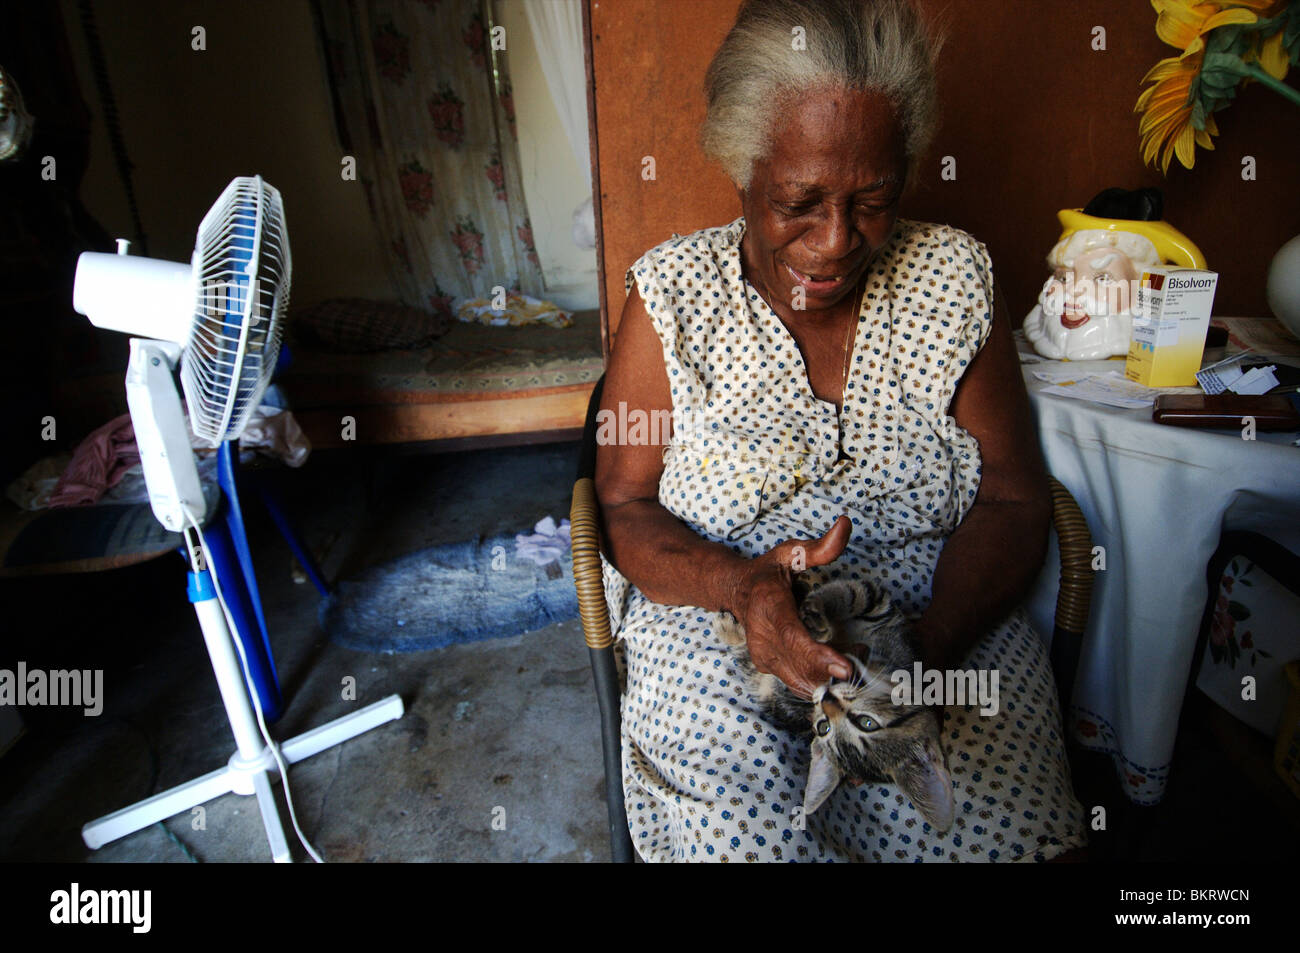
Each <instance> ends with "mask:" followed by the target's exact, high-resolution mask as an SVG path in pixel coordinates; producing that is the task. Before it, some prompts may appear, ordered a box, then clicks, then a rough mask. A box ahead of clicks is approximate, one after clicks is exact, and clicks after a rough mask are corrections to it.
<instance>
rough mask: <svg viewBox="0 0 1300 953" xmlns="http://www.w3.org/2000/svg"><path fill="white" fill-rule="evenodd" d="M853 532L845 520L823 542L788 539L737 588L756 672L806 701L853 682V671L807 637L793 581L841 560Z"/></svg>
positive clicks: (754, 564) (741, 577)
mask: <svg viewBox="0 0 1300 953" xmlns="http://www.w3.org/2000/svg"><path fill="white" fill-rule="evenodd" d="M852 529H853V524H852V523H851V522H850V521H849V518H848V517H847V516H841V517H840V518H839V519H838V520H836V521H835V525H833V526H832V527H831V528H830V529H829V530H827V532H826V534H825V535H824V536H822V537H821V538H820V539H814V540H800V539H793V540H786V541H785V542H783V543H780V544H778V545H777V546H774V547H773V548H772V549H770V550H769V551H768V552H766V553H764V554H763V555H762V556H759V557H757V558H756V559H753V560H750V562H749V564H748V565H747V566H746V567H745V568H744V569H743V570H742V571H741V572H740V573H739V574H738V575H737V577H736V580H735V582H734V584H733V587H732V598H731V600H730V608H731V613H732V615H734V616H735V617H736V618H737V620H739V622H740V624H741V625H742V626H743V627H744V629H745V638H746V640H747V642H748V644H749V657H750V660H751V661H752V662H753V663H754V667H755V668H757V669H758V670H759V671H760V672H765V673H768V674H771V675H775V676H776V677H777V678H779V679H780V680H781V681H783V682H784V683H785V684H786V685H788V686H789V687H790V688H791V689H792V690H793V691H794V692H795V693H796V694H797V695H799V696H800V697H802V698H811V697H812V693H813V691H814V689H816V688H817V686H818V685H824V684H825V683H826V682H828V681H830V679H831V678H832V677H835V678H849V677H850V676H851V675H852V673H853V669H852V668H851V667H850V664H849V662H848V660H847V659H845V658H844V656H843V655H841V654H840V653H839V652H836V651H835V650H834V649H832V648H831V647H830V646H828V645H823V644H822V643H820V642H818V641H817V640H816V639H814V638H813V637H812V636H811V635H809V634H808V630H807V629H805V628H804V626H803V623H802V622H800V621H799V610H798V607H797V606H796V605H795V600H794V592H793V591H792V589H791V580H792V578H793V575H794V573H796V572H801V571H803V570H804V569H808V568H811V567H812V566H824V565H826V564H827V563H831V562H834V561H835V560H836V559H838V558H839V556H840V553H842V552H844V547H845V546H847V545H848V541H849V535H850V533H851V532H852Z"/></svg>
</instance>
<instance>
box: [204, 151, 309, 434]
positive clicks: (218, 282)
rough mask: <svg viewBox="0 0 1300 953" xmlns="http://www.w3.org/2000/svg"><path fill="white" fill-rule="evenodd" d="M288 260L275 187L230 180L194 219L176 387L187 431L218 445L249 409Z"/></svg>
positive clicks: (267, 366) (268, 354)
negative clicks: (189, 297)
mask: <svg viewBox="0 0 1300 953" xmlns="http://www.w3.org/2000/svg"><path fill="white" fill-rule="evenodd" d="M291 271H292V264H291V259H290V255H289V235H288V232H287V231H286V229H285V224H284V205H283V203H282V202H281V200H280V193H279V192H278V191H277V190H276V189H275V188H274V187H272V186H270V185H268V184H266V183H265V182H263V181H262V178H261V176H251V177H241V178H237V179H235V180H234V181H233V182H231V183H230V185H228V186H227V187H226V190H225V191H224V192H223V193H221V197H220V198H219V199H217V202H216V204H215V205H213V206H212V209H211V210H210V211H209V212H208V214H207V215H206V216H205V217H204V219H203V222H202V224H200V225H199V234H198V242H197V243H196V245H195V249H194V272H195V275H196V276H197V279H198V299H197V301H196V305H195V314H194V322H193V330H192V332H191V334H190V339H189V342H188V344H187V345H186V348H185V355H184V358H183V359H182V361H181V386H182V387H183V388H184V390H185V399H186V401H187V402H188V403H189V415H190V423H191V426H193V428H194V433H195V434H196V435H197V436H198V437H200V438H202V439H204V440H206V441H208V442H209V443H210V444H211V445H212V446H214V447H215V446H218V445H219V444H220V443H221V442H222V441H225V440H233V439H234V438H236V437H238V436H239V435H240V434H241V433H242V432H243V430H244V427H245V426H246V425H247V423H248V418H249V416H251V415H252V413H253V412H254V411H255V410H257V405H258V401H259V400H260V399H261V397H262V394H263V392H264V391H265V390H266V387H267V385H268V384H269V383H270V380H271V374H272V373H273V372H274V371H275V365H276V360H277V359H278V357H279V354H280V335H281V332H282V328H283V324H284V314H285V311H286V310H287V309H288V306H289V281H290V276H291Z"/></svg>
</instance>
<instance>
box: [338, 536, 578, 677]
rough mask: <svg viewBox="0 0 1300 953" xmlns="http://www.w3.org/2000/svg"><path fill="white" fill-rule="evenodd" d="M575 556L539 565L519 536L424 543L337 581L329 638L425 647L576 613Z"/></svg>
mask: <svg viewBox="0 0 1300 953" xmlns="http://www.w3.org/2000/svg"><path fill="white" fill-rule="evenodd" d="M572 566H573V561H572V558H571V557H570V556H569V555H568V554H567V553H566V554H565V555H564V557H563V558H561V559H560V561H559V562H553V563H551V564H550V565H548V566H544V567H543V566H537V565H535V564H533V563H532V562H530V561H528V560H527V559H523V558H519V557H518V556H517V555H516V553H515V536H514V535H513V534H511V535H505V536H496V537H489V538H486V539H481V540H475V541H470V542H461V543H451V544H448V545H445V546H435V547H433V548H432V549H425V550H421V551H420V552H417V553H412V554H410V555H408V556H403V557H401V558H400V559H396V560H394V561H392V562H389V563H385V564H384V565H381V566H374V567H371V568H370V569H367V570H365V571H364V572H362V573H360V574H358V575H357V576H356V577H354V578H352V579H345V580H343V581H341V582H339V583H337V584H336V585H335V587H334V594H333V595H331V596H330V598H328V599H327V600H325V601H324V602H323V603H321V607H320V622H321V627H322V628H323V629H324V630H325V633H326V634H327V635H328V636H329V637H330V639H331V641H333V642H335V643H337V644H339V645H342V646H345V647H347V648H352V649H358V650H361V651H365V652H383V653H386V654H393V653H398V652H423V651H426V650H428V649H436V648H442V647H443V646H446V645H452V644H454V643H458V642H478V641H482V640H484V639H499V638H506V637H508V636H512V635H519V634H520V633H523V632H532V631H535V630H537V629H543V628H545V627H546V626H548V625H551V624H552V623H555V622H562V621H564V620H566V619H576V618H577V617H578V597H577V594H576V592H575V591H574V588H573V572H572Z"/></svg>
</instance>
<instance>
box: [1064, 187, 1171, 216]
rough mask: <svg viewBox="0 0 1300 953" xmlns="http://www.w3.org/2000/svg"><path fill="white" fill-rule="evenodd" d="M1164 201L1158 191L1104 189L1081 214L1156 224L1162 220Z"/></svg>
mask: <svg viewBox="0 0 1300 953" xmlns="http://www.w3.org/2000/svg"><path fill="white" fill-rule="evenodd" d="M1164 208H1165V201H1164V196H1162V195H1161V194H1160V190H1159V189H1134V190H1133V191H1131V192H1130V191H1129V190H1128V189H1104V190H1103V191H1101V192H1098V193H1097V194H1096V195H1095V196H1093V199H1092V201H1091V202H1089V203H1088V204H1087V205H1085V206H1084V208H1083V214H1085V215H1095V216H1096V217H1097V218H1122V219H1128V220H1129V221H1135V222H1158V221H1160V220H1161V219H1162V218H1164Z"/></svg>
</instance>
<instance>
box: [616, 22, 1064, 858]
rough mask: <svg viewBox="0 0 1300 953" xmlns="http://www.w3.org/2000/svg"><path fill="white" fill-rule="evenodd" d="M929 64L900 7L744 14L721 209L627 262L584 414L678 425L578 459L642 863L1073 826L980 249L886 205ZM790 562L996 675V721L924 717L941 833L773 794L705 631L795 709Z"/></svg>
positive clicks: (720, 129)
mask: <svg viewBox="0 0 1300 953" xmlns="http://www.w3.org/2000/svg"><path fill="white" fill-rule="evenodd" d="M800 38H803V39H804V40H805V42H806V48H804V44H803V43H801V42H799V40H800ZM933 58H934V51H933V49H932V45H931V42H930V40H929V39H928V36H927V33H926V31H925V29H924V26H923V24H922V23H921V21H920V20H919V18H918V17H917V15H916V13H915V11H914V10H913V9H912V8H911V6H910V5H909V4H907V3H906V2H904V0H818V2H809V0H798V2H795V0H750V2H747V3H745V5H744V6H743V8H742V9H741V11H740V14H739V17H738V19H737V21H736V24H735V26H734V27H733V29H732V30H731V32H730V33H729V34H728V36H727V38H726V40H725V41H724V42H723V44H722V46H721V48H720V49H719V50H718V52H717V54H716V56H715V57H714V60H713V63H712V64H711V66H710V68H709V71H708V78H707V82H706V88H707V98H708V116H707V119H706V121H705V127H704V130H703V144H704V147H705V150H706V152H707V153H708V154H710V155H711V156H713V157H715V158H717V159H718V160H720V161H721V162H722V164H723V166H724V167H725V169H726V170H727V172H728V174H729V176H730V177H731V178H732V179H733V180H734V182H735V184H736V187H737V190H738V192H739V195H740V202H741V206H742V209H743V212H744V215H743V217H741V218H739V219H737V220H736V221H734V222H732V223H731V224H729V225H724V226H720V227H716V228H707V229H704V230H702V231H699V232H696V233H694V234H691V235H686V236H681V237H676V236H675V237H674V238H673V239H672V240H671V241H667V242H664V243H663V244H661V245H659V246H657V247H655V248H653V249H651V250H650V251H649V252H647V253H646V254H645V255H643V256H642V257H641V258H640V260H638V261H637V262H636V263H635V264H634V265H633V267H632V268H631V269H630V270H629V271H628V275H627V282H628V293H629V298H628V302H627V306H626V308H625V309H624V311H623V317H622V324H621V325H620V328H619V334H618V340H617V345H616V346H615V348H614V351H613V355H612V358H611V361H610V366H609V370H608V374H607V379H606V386H605V391H604V397H603V400H602V408H603V409H607V410H610V411H613V412H615V413H618V408H619V405H620V404H623V405H624V411H623V412H624V413H625V414H629V413H631V412H632V411H636V410H641V411H644V412H646V413H647V414H648V415H649V416H650V418H651V419H656V418H655V414H656V413H658V414H659V415H660V417H659V418H657V419H662V417H663V416H666V415H668V414H670V413H671V415H672V420H673V424H674V428H675V429H674V431H673V433H672V436H671V439H670V440H668V441H667V445H666V446H661V445H654V444H653V443H644V444H638V442H634V441H626V442H625V443H624V444H622V445H620V444H617V443H609V444H607V445H604V446H602V447H601V448H600V451H599V454H598V460H597V474H596V487H597V495H598V497H599V500H600V504H601V509H602V515H603V519H604V524H605V536H606V549H607V550H608V555H609V563H607V565H606V589H607V592H608V593H609V594H610V601H611V609H612V610H613V616H614V624H615V626H616V631H617V632H618V636H619V638H620V639H621V640H622V642H623V647H624V650H625V653H626V659H627V688H626V692H625V695H624V702H623V763H624V771H623V773H624V792H625V799H626V805H627V813H628V821H629V824H630V826H631V829H632V830H631V833H632V839H633V843H634V844H635V845H636V848H637V850H638V852H639V853H640V855H641V856H642V857H643V858H644V859H646V860H716V861H729V860H730V861H738V860H748V861H754V860H804V859H807V860H815V859H856V860H877V861H879V860H887V861H892V860H908V861H913V860H936V859H937V860H971V859H975V860H986V859H991V860H1014V859H1020V858H1035V859H1040V860H1042V859H1049V858H1051V857H1053V856H1055V855H1056V854H1059V853H1061V852H1063V851H1065V850H1067V849H1069V848H1071V847H1077V846H1080V845H1082V844H1083V843H1084V842H1085V837H1084V833H1083V823H1082V810H1081V808H1080V805H1079V804H1078V802H1077V801H1076V800H1075V799H1074V797H1073V795H1072V793H1071V789H1070V782H1069V772H1068V767H1067V765H1066V762H1065V758H1064V753H1063V749H1062V741H1061V730H1060V718H1059V714H1058V711H1057V706H1056V702H1055V695H1054V691H1053V686H1052V679H1051V672H1050V669H1049V666H1048V663H1047V660H1046V654H1045V652H1044V649H1043V647H1042V645H1041V643H1040V641H1039V639H1038V638H1037V636H1036V635H1035V634H1034V633H1033V631H1032V630H1031V629H1030V628H1029V626H1028V624H1027V623H1026V621H1025V618H1024V615H1023V613H1022V612H1021V611H1019V610H1017V609H1015V605H1016V602H1017V599H1018V597H1019V596H1020V595H1021V594H1022V593H1023V591H1024V590H1025V588H1026V587H1027V585H1028V584H1029V582H1030V581H1031V580H1032V579H1033V577H1034V576H1035V574H1036V572H1037V570H1038V568H1039V566H1040V563H1041V561H1042V558H1043V554H1044V550H1045V546H1046V538H1047V522H1048V519H1049V516H1050V500H1049V497H1048V495H1047V488H1046V477H1045V473H1044V468H1043V464H1042V461H1041V458H1040V455H1039V451H1038V447H1037V445H1036V441H1035V437H1034V433H1033V430H1032V426H1031V422H1030V418H1029V410H1028V402H1027V399H1026V396H1025V391H1024V386H1023V383H1022V381H1021V378H1020V372H1019V365H1018V362H1017V358H1016V354H1015V350H1014V347H1013V344H1012V339H1011V329H1010V328H1009V327H1007V325H1006V323H1005V322H1004V321H1001V320H998V321H995V320H993V317H992V302H993V288H992V273H991V266H990V264H989V259H988V255H987V253H986V251H985V249H984V246H983V245H981V244H980V243H979V242H978V241H976V240H975V239H973V238H971V237H970V236H969V235H967V234H965V233H964V232H961V231H958V230H957V229H954V228H949V227H947V226H942V225H927V224H922V223H918V222H912V221H907V220H904V219H900V218H899V217H898V213H899V202H900V198H901V196H902V194H903V191H904V187H905V186H906V184H907V182H908V181H909V179H910V178H912V177H913V176H914V175H915V171H916V164H917V160H918V158H919V157H920V155H921V154H922V151H923V150H924V148H925V146H926V144H927V140H928V139H929V137H930V135H931V129H932V125H933V122H934V113H935V105H934V97H935V93H934V86H935V83H934V76H933ZM805 568H806V569H807V572H808V575H809V577H810V578H811V579H812V580H813V582H814V584H816V583H817V582H821V581H825V580H827V579H832V578H837V577H849V578H862V579H868V580H870V581H872V583H873V584H875V585H876V586H877V587H880V588H883V589H884V591H886V592H887V593H888V595H889V596H890V597H891V598H892V600H893V601H894V603H895V604H896V605H897V606H899V607H900V608H901V609H902V610H903V611H904V612H905V613H907V614H908V616H909V618H910V619H912V620H913V622H912V630H913V634H914V636H915V639H916V642H917V644H918V646H919V649H920V652H921V657H922V659H923V661H924V664H925V666H926V667H927V668H938V669H949V668H955V667H961V668H968V669H969V668H977V669H978V668H985V669H997V670H998V672H999V675H1000V694H1001V700H1000V706H999V711H998V713H997V714H996V715H995V716H992V717H985V716H982V715H981V714H980V713H979V711H978V710H977V709H976V708H974V707H961V706H951V705H950V706H949V707H948V708H947V709H946V711H945V718H946V720H945V722H944V725H943V731H942V740H943V744H944V746H945V748H946V749H947V752H948V761H949V765H950V769H951V778H952V784H953V787H954V795H955V805H956V817H955V819H954V822H953V824H952V826H951V827H950V828H949V829H948V830H947V831H946V832H939V831H937V830H935V829H934V828H933V827H931V826H930V825H929V824H928V823H927V822H926V821H925V820H924V819H923V818H922V817H921V815H920V814H919V813H918V812H917V810H916V808H915V807H914V806H913V804H912V803H911V802H910V801H909V800H908V799H907V798H906V797H904V796H903V795H902V794H901V793H900V792H899V791H898V790H897V789H896V788H894V787H891V786H889V785H881V784H861V785H856V786H854V785H847V784H846V785H841V786H840V787H839V788H838V789H836V790H835V792H834V793H833V794H832V796H831V797H830V799H829V800H828V801H827V802H826V803H825V804H824V805H823V806H822V807H821V808H820V809H819V810H818V811H817V812H816V813H814V814H812V815H810V816H809V817H807V818H802V817H801V816H800V814H799V811H797V810H796V807H798V805H799V801H800V792H802V790H803V787H804V779H805V778H806V776H807V773H808V759H809V753H808V744H809V738H810V735H809V736H803V737H794V736H791V735H789V734H788V733H785V732H782V731H781V730H779V729H778V728H776V727H774V726H772V725H770V724H768V723H767V722H766V721H765V720H764V716H763V713H762V711H761V710H760V709H759V707H758V706H757V705H756V704H755V703H754V702H753V701H752V700H751V699H750V698H749V697H748V696H747V694H746V692H745V690H744V685H743V676H742V675H741V673H740V671H739V669H738V666H737V663H736V660H735V657H734V655H733V654H732V653H731V652H729V651H728V650H727V648H726V647H725V645H724V644H723V643H722V641H721V640H720V638H719V636H718V633H717V628H718V623H719V620H720V616H719V613H723V612H728V613H731V614H732V615H734V616H735V618H736V619H737V620H738V621H739V622H740V623H741V624H742V626H743V628H744V633H745V637H746V639H747V641H748V648H749V652H750V655H751V657H752V659H753V661H754V663H755V665H756V666H757V668H758V669H759V670H760V671H764V672H770V673H773V674H775V675H776V676H778V677H779V678H780V679H781V680H782V681H784V682H785V683H786V684H787V685H788V686H790V687H791V688H792V689H793V690H794V691H795V692H797V693H799V694H800V695H802V696H804V697H810V696H811V695H812V693H813V691H814V689H815V688H816V687H817V686H819V685H821V684H824V683H826V682H828V681H829V680H830V679H831V678H832V677H835V678H848V677H849V676H850V674H851V669H850V666H849V662H848V660H847V659H846V658H845V657H844V656H843V655H840V654H839V653H838V652H836V651H834V650H833V649H832V648H830V647H829V646H826V645H823V644H820V643H818V642H815V641H814V640H813V639H812V637H811V636H810V635H809V634H808V632H807V630H806V629H805V628H804V627H803V625H802V624H801V623H800V620H799V615H798V610H797V605H796V601H795V597H794V595H793V593H792V570H802V569H805Z"/></svg>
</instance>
